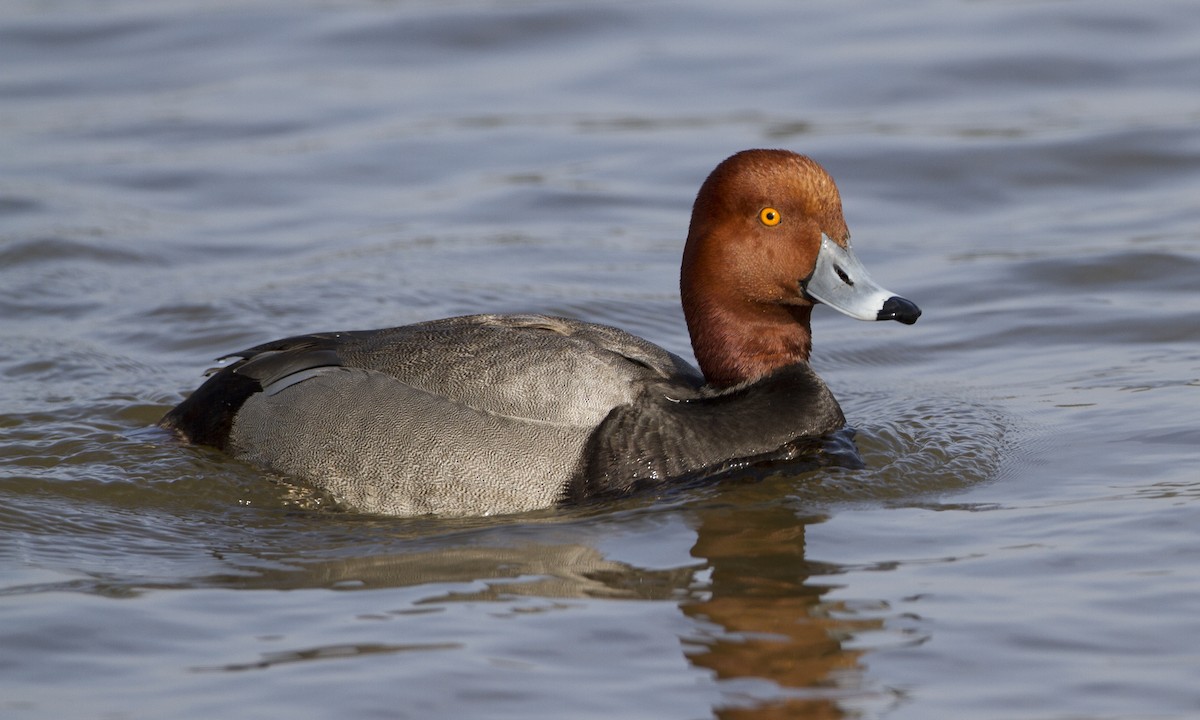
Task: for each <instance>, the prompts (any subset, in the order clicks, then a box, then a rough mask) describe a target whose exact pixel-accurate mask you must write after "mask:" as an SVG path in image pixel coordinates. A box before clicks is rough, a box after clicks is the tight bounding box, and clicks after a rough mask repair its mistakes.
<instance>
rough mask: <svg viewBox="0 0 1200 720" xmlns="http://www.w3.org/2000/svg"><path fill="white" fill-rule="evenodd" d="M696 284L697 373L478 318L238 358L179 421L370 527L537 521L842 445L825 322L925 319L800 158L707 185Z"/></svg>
mask: <svg viewBox="0 0 1200 720" xmlns="http://www.w3.org/2000/svg"><path fill="white" fill-rule="evenodd" d="M679 289H680V300H681V303H682V305H683V312H684V318H685V320H686V323H687V328H688V333H689V335H690V338H691V343H692V350H693V354H694V356H695V359H696V362H697V364H698V366H699V367H698V368H697V367H694V366H693V365H692V364H690V363H689V362H687V361H686V360H684V359H683V358H681V357H679V356H678V355H675V354H673V353H671V352H668V351H667V350H665V349H663V348H661V347H659V346H658V345H655V344H654V343H651V342H649V341H647V340H644V339H642V338H640V337H637V336H635V335H633V334H630V333H628V332H625V331H623V330H620V329H618V328H615V327H610V326H607V325H601V324H595V323H590V322H585V321H582V320H578V319H572V318H565V317H553V316H548V315H497V314H481V315H469V316H462V317H452V318H445V319H438V320H431V321H427V322H420V323H416V324H412V325H404V326H401V327H393V328H387V329H377V330H354V331H344V332H322V333H315V334H310V335H299V336H295V337H288V338H284V339H281V340H275V341H272V342H267V343H263V344H261V345H256V346H255V347H252V348H249V349H246V350H242V351H240V352H235V353H231V354H230V355H227V356H225V357H224V358H221V360H223V361H227V360H230V359H233V361H232V362H230V363H229V364H227V365H225V366H224V367H221V368H219V369H216V370H212V371H209V372H210V374H209V377H208V379H207V380H206V381H205V382H204V383H203V384H202V385H200V387H199V388H198V389H196V390H195V391H194V392H193V393H192V394H191V395H190V396H188V397H187V398H186V399H185V400H183V401H182V402H180V403H179V404H178V405H177V406H175V407H174V408H173V409H171V410H170V411H169V412H168V413H167V414H166V415H165V416H164V417H163V418H162V420H161V421H160V422H159V425H160V426H161V427H162V428H164V429H166V430H168V431H170V432H172V433H173V434H174V435H175V436H177V437H178V438H179V439H180V440H182V441H183V442H185V443H190V444H194V445H201V446H210V447H214V448H217V449H218V450H220V451H223V452H225V453H226V454H228V455H230V456H232V457H234V458H237V459H239V460H241V461H244V462H247V463H249V464H251V465H253V466H256V467H258V468H261V469H264V470H266V471H268V472H270V473H274V474H277V475H281V476H284V477H286V478H291V479H295V480H299V481H300V482H301V483H303V484H308V485H311V486H313V487H315V488H317V489H319V490H321V491H323V492H325V493H327V494H328V495H329V496H331V497H332V498H333V499H335V500H336V501H337V502H338V503H339V504H340V505H341V506H343V507H345V508H347V509H349V510H351V511H357V512H362V513H369V514H383V515H393V516H418V515H437V516H487V515H501V514H513V513H521V512H527V511H532V510H538V509H545V508H551V507H554V506H559V505H564V504H572V503H579V502H582V501H585V500H588V499H595V498H604V497H614V496H622V495H628V494H632V493H636V492H639V491H642V490H644V489H645V488H651V487H662V486H669V485H671V484H673V483H682V482H687V481H690V480H692V479H695V478H703V477H706V476H712V475H715V474H718V473H721V472H727V471H728V470H729V468H737V467H742V466H744V465H746V464H747V463H754V462H758V461H761V460H762V459H764V458H772V457H778V456H779V455H780V454H782V453H786V452H788V451H789V449H792V450H794V448H796V447H797V444H798V443H803V442H804V441H806V440H808V441H811V440H812V439H818V438H822V437H826V436H829V435H830V434H832V433H835V432H837V431H839V430H841V429H842V428H844V427H845V425H846V419H845V416H844V414H843V412H842V410H841V407H840V406H839V405H838V402H837V400H836V399H835V398H834V396H833V393H832V392H830V390H829V388H828V387H827V386H826V384H825V383H824V382H823V381H822V380H821V378H820V377H819V376H818V375H817V374H816V373H815V372H814V371H813V369H812V367H811V366H810V365H809V356H810V353H811V349H812V330H811V322H810V320H811V316H812V311H813V308H814V307H815V306H816V305H818V304H824V305H827V306H829V307H831V308H833V309H834V310H837V311H839V312H841V313H843V314H845V315H848V316H850V317H852V318H856V319H860V320H872V321H875V320H895V321H898V322H900V323H904V324H908V325H911V324H913V323H915V322H916V321H917V318H919V317H920V315H921V311H920V309H919V308H918V307H917V305H916V304H914V303H913V302H911V301H910V300H907V299H905V298H903V297H900V296H898V295H896V294H894V293H891V292H889V291H887V290H884V289H883V288H882V287H880V286H879V285H877V284H876V283H875V282H874V281H873V280H872V279H871V277H870V275H869V274H868V273H867V270H866V268H865V267H864V266H863V264H862V263H861V262H860V261H859V260H858V257H857V256H856V254H855V252H854V250H853V248H852V246H851V244H850V232H849V230H848V228H847V226H846V221H845V219H844V217H843V214H842V202H841V196H840V194H839V192H838V189H837V185H836V184H835V183H834V181H833V178H832V177H830V175H829V174H828V173H827V172H826V171H825V169H824V168H822V167H821V165H819V164H818V163H817V162H816V161H815V160H812V159H811V158H809V157H807V156H805V155H801V154H798V153H795V152H792V151H789V150H778V149H755V150H745V151H742V152H738V153H736V154H734V155H732V156H731V157H729V158H727V159H725V160H724V161H722V162H721V163H720V164H718V165H717V166H716V168H715V169H714V170H713V171H712V172H711V173H710V174H709V175H708V177H707V179H706V180H705V181H704V182H703V184H702V185H701V187H700V190H699V192H698V193H697V195H696V199H695V202H694V204H693V207H692V214H691V222H690V225H689V229H688V234H687V239H686V242H685V243H684V248H683V258H682V263H681V267H680V285H679Z"/></svg>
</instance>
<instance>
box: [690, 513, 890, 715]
mask: <svg viewBox="0 0 1200 720" xmlns="http://www.w3.org/2000/svg"><path fill="white" fill-rule="evenodd" d="M699 520H700V523H699V527H698V532H699V537H698V538H697V540H696V544H695V546H694V547H693V549H692V554H693V555H694V556H696V557H701V558H704V559H705V560H706V561H707V562H708V564H709V567H710V571H711V581H710V587H709V593H708V597H707V598H706V599H703V600H700V601H698V602H690V603H687V604H685V605H684V606H683V611H684V612H685V613H686V614H687V615H688V616H689V617H692V618H696V619H702V620H706V621H708V622H710V623H715V624H717V625H719V626H720V632H719V633H717V634H714V635H713V636H711V637H708V638H703V639H699V640H697V641H696V643H697V644H698V645H699V646H700V650H699V651H697V652H693V653H692V654H691V655H690V658H689V659H690V660H691V662H692V663H693V664H695V665H696V666H699V667H703V668H706V669H708V670H711V671H713V672H714V673H716V676H717V678H718V679H720V680H721V681H723V682H725V683H726V684H728V685H729V686H731V687H732V688H739V689H740V686H741V685H743V684H744V685H745V687H746V688H747V690H746V692H745V693H744V694H742V693H739V692H738V689H735V690H733V692H727V696H732V697H733V698H734V701H733V702H731V703H730V704H728V705H727V706H726V707H724V708H720V709H718V713H717V714H718V717H721V718H743V717H754V718H756V719H761V718H797V717H805V718H836V717H842V716H843V712H842V709H841V707H840V706H839V704H838V700H837V698H838V697H839V696H844V695H845V694H846V691H847V690H851V689H854V688H855V687H856V684H857V683H856V681H857V676H858V673H859V670H860V665H859V656H860V655H861V654H862V651H857V650H847V649H845V648H843V647H842V644H841V640H840V638H842V637H845V636H847V635H849V634H850V633H851V632H854V631H859V630H867V629H871V628H877V627H879V626H880V625H881V624H882V623H881V621H879V620H864V621H847V620H839V619H835V618H833V617H830V616H829V615H828V614H827V611H828V606H827V604H825V603H822V601H821V596H822V595H823V594H824V593H825V592H827V591H828V589H829V588H827V587H820V586H814V585H811V584H807V581H808V580H809V578H810V577H812V576H813V575H829V574H832V573H834V572H837V568H835V567H832V566H825V565H820V564H818V563H812V562H809V561H808V560H806V559H805V557H804V532H805V525H804V520H803V519H801V518H797V517H796V515H795V513H794V512H792V511H790V510H788V509H787V508H786V507H779V506H778V505H774V506H759V507H757V508H752V509H751V508H741V507H739V508H731V507H726V508H719V509H711V510H705V511H700V513H699ZM755 680H766V681H769V682H771V683H773V684H774V685H775V688H772V689H771V691H770V692H769V694H768V696H767V698H766V699H763V698H761V697H760V698H756V694H755V693H754V689H755V683H753V682H749V683H742V682H740V681H755ZM781 691H782V692H781ZM739 694H740V695H741V697H738V696H739Z"/></svg>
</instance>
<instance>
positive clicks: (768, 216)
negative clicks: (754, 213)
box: [758, 207, 780, 227]
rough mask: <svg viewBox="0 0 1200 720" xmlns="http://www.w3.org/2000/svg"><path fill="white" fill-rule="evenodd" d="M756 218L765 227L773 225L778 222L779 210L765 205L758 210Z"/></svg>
mask: <svg viewBox="0 0 1200 720" xmlns="http://www.w3.org/2000/svg"><path fill="white" fill-rule="evenodd" d="M758 220H759V222H761V223H762V224H763V225H766V226H767V227H775V226H776V225H778V224H779V220H780V216H779V211H778V210H776V209H775V208H773V207H765V208H763V209H762V210H759V211H758Z"/></svg>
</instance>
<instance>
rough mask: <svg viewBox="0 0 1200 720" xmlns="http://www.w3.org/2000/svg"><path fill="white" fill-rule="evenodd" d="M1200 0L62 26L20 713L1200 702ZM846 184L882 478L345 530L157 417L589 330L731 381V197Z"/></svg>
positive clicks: (15, 592) (7, 331) (10, 406)
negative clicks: (769, 170) (284, 364)
mask: <svg viewBox="0 0 1200 720" xmlns="http://www.w3.org/2000/svg"><path fill="white" fill-rule="evenodd" d="M1195 10H1196V8H1195V7H1194V6H1193V4H1192V3H1190V2H1184V1H1182V0H1180V1H1179V2H1157V1H1153V0H1152V1H1151V2H1139V3H1129V2H1117V1H1116V0H1097V1H1095V2H1087V3H1082V2H1039V1H1037V0H1033V1H1030V2H966V1H957V2H951V1H940V0H917V1H916V2H908V3H893V4H885V3H874V4H866V5H864V4H862V3H838V2H832V1H820V2H798V3H771V2H745V3H718V2H693V3H664V2H638V3H634V2H617V1H615V0H614V1H609V2H593V3H586V4H585V3H571V2H539V1H537V0H532V1H528V2H502V1H496V2H474V1H472V0H462V1H460V2H453V3H432V2H399V1H395V2H389V1H386V0H385V1H377V0H340V1H334V0H331V1H327V2H317V1H316V0H307V1H301V2H281V1H279V0H257V1H254V2H246V3H232V2H217V3H212V2H191V1H184V0H153V1H151V0H128V1H125V0H116V1H103V2H97V1H95V0H88V1H86V2H84V1H82V0H62V1H60V2H41V1H40V0H36V1H35V0H13V1H11V2H8V3H7V4H6V5H5V9H4V12H3V19H2V20H0V379H2V382H0V716H3V717H5V718H64V717H73V718H188V719H191V718H195V719H201V718H203V719H209V718H214V717H227V718H243V717H244V718H328V717H353V718H371V717H381V718H432V717H437V718H466V717H487V718H522V719H528V718H547V719H550V718H554V719H558V718H606V719H607V718H614V717H617V718H689V719H690V718H704V717H714V716H716V717H722V718H751V717H753V718H782V717H789V718H795V717H813V718H837V717H852V718H853V717H866V718H876V717H880V718H882V717H886V718H913V719H927V718H1192V717H1197V716H1200V651H1197V649H1196V646H1197V641H1198V640H1200V619H1198V618H1200V614H1198V613H1197V608H1200V599H1198V598H1200V539H1198V535H1200V300H1198V299H1197V298H1198V295H1197V289H1198V288H1200V242H1198V241H1200V93H1198V92H1197V89H1196V88H1197V85H1196V78H1197V77H1200V59H1198V58H1200V55H1198V52H1197V48H1200V13H1197V12H1195ZM760 146H782V147H787V148H790V149H793V150H796V151H799V152H804V153H807V154H810V155H812V156H813V157H815V158H817V159H818V160H819V161H821V162H822V163H823V164H824V165H825V166H826V167H827V169H828V170H829V171H830V172H831V173H832V174H833V176H834V177H835V178H837V180H838V182H839V184H840V186H841V191H842V195H843V198H844V201H845V206H846V215H847V220H848V222H849V224H850V227H851V230H852V231H853V233H854V237H855V243H856V247H857V249H858V252H859V254H860V256H861V257H862V258H863V260H864V261H865V262H866V263H867V265H868V266H869V267H871V269H872V271H873V274H874V275H875V277H876V278H877V279H878V280H879V281H880V282H881V283H883V284H884V285H885V286H887V287H889V288H891V289H893V290H895V291H897V292H900V293H902V294H904V295H905V296H907V297H910V298H912V299H913V300H914V301H916V302H917V303H918V304H920V305H921V307H922V309H923V310H924V312H925V314H924V316H923V317H922V319H921V321H920V322H919V323H918V324H916V325H914V326H912V327H904V326H901V325H898V324H895V323H891V324H886V325H885V324H867V323H858V322H855V321H853V320H850V319H847V318H845V317H842V316H840V315H836V313H833V312H829V311H827V310H824V309H818V311H817V313H816V316H817V317H816V318H815V327H814V333H815V345H816V351H815V355H814V363H815V365H816V366H817V368H818V370H819V371H820V372H821V373H822V375H823V376H824V377H825V378H826V380H827V381H828V382H829V384H830V385H831V387H832V388H833V389H834V391H835V393H836V394H837V395H838V396H839V398H840V399H841V401H842V404H843V406H844V408H845V410H846V414H847V416H848V417H849V419H850V422H851V424H852V425H853V426H854V428H855V430H856V433H857V437H856V441H857V444H858V447H859V449H860V452H861V454H862V456H863V458H864V460H865V461H866V467H865V468H862V469H847V468H838V467H832V468H824V469H816V470H813V469H808V470H804V469H801V468H788V467H786V466H783V467H776V468H773V469H768V470H766V471H759V472H757V473H755V474H754V476H753V477H750V476H747V477H740V478H739V477H734V478H730V479H729V480H728V481H726V482H724V483H721V484H719V485H715V486H707V487H698V488H687V489H683V490H680V491H677V492H673V493H668V494H664V495H662V496H659V497H654V496H651V497H637V498H632V499H629V500H624V501H619V502H612V503H606V504H602V505H592V506H588V507H584V508H576V509H560V510H554V511H545V512H539V513H534V514H530V515H522V516H517V517H506V518H493V519H474V520H455V521H445V520H436V519H415V520H414V519H409V520H402V519H389V518H377V517H367V516H361V515H356V514H353V513H348V512H340V511H337V510H336V509H331V508H328V507H326V506H325V504H323V503H320V502H318V500H319V498H314V497H311V496H309V495H306V494H305V493H303V492H301V491H298V490H297V489H296V488H293V487H290V486H289V485H287V484H285V483H281V482H278V481H277V480H274V479H271V478H268V477H264V476H263V474H262V473H260V472H258V471H255V470H253V469H251V468H248V467H245V466H243V465H240V464H238V463H236V462H233V461H230V460H228V459H226V458H224V457H223V456H221V455H220V454H218V453H215V452H208V451H203V450H195V449H190V448H183V447H180V446H178V445H176V444H174V443H173V442H170V441H169V440H168V439H167V438H165V437H164V436H163V434H162V433H160V432H159V431H157V430H155V429H154V427H153V424H154V422H155V421H156V420H157V419H158V418H159V417H160V416H161V415H162V414H163V413H164V412H165V411H166V410H167V409H168V408H169V407H170V406H171V405H173V404H174V403H175V402H178V400H179V399H180V398H181V397H182V396H183V395H184V394H185V393H186V392H188V391H190V390H191V389H192V388H193V387H195V386H196V385H197V383H198V382H199V381H200V379H201V372H202V371H203V370H204V369H205V368H206V367H209V366H210V364H211V363H212V358H214V357H217V356H219V355H221V354H224V353H226V352H229V351H231V350H236V349H239V348H243V347H246V346H248V345H251V344H254V343H258V342H262V341H266V340H269V339H272V338H276V337H282V336H285V335H289V334H295V333H300V332H307V331H317V330H337V329H352V328H368V327H382V326H389V325H398V324H403V323H409V322H414V321H418V320H424V319H429V318H435V317H442V316H447V315H453V314H462V313H472V312H484V311H498V312H510V311H511V312H526V311H533V312H544V313H555V314H563V315H569V316H573V317H579V318H583V319H587V320H592V321H599V322H605V323H610V324H615V325H619V326H621V327H624V328H626V329H629V330H631V331H633V332H636V333H638V334H640V335H643V336H645V337H648V338H650V339H651V340H654V341H656V342H658V343H660V344H662V345H664V346H666V347H667V348H669V349H671V350H673V351H676V352H679V353H683V354H688V353H689V352H690V351H689V348H688V344H687V342H688V341H687V334H686V330H685V328H684V325H683V321H682V315H681V312H680V311H679V309H678V292H677V288H676V278H677V273H678V262H679V254H680V251H681V248H682V243H683V238H684V235H685V232H686V224H687V220H688V214H689V211H690V204H691V200H692V197H693V196H694V193H695V191H696V188H697V187H698V186H699V183H700V181H701V180H702V179H703V178H704V176H705V175H706V174H707V172H708V171H709V170H710V169H711V168H712V167H713V166H714V165H715V164H716V163H717V162H718V161H720V160H721V159H722V158H724V157H725V156H727V155H729V154H731V153H732V152H734V151H736V150H739V149H743V148H747V147H760Z"/></svg>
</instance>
